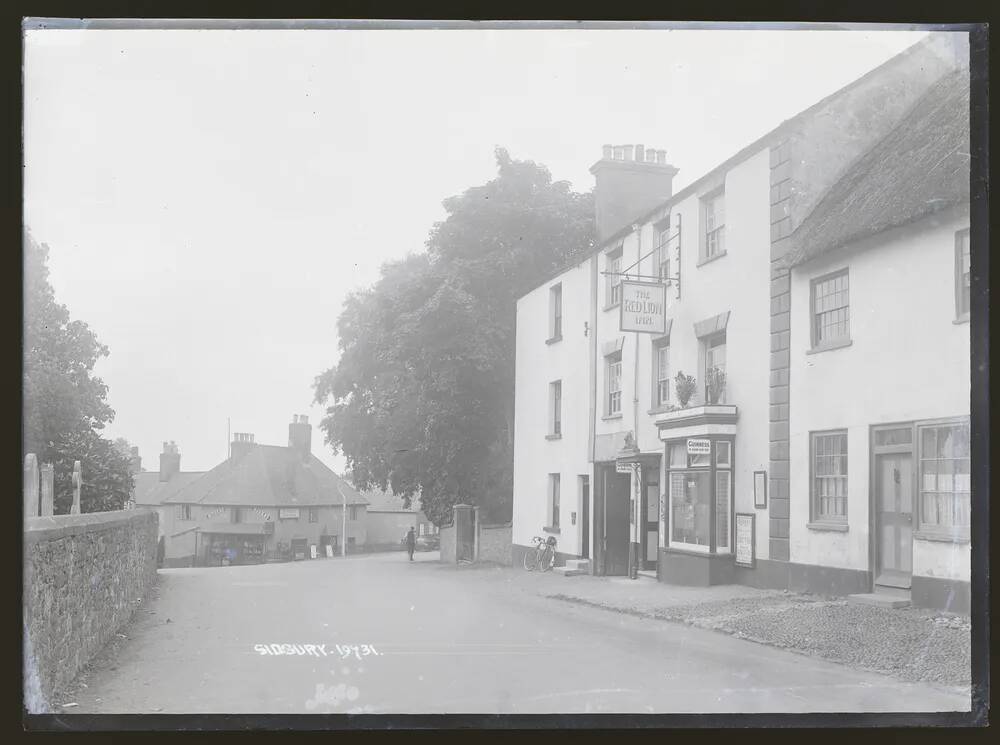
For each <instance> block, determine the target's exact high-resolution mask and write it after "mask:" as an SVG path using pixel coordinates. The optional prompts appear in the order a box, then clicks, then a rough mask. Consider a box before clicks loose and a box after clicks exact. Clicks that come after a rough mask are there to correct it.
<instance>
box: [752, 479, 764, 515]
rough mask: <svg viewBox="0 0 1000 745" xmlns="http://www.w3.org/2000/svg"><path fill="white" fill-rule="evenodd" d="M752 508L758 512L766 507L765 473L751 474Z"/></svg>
mask: <svg viewBox="0 0 1000 745" xmlns="http://www.w3.org/2000/svg"><path fill="white" fill-rule="evenodd" d="M753 506H754V507H756V508H757V509H758V510H762V509H764V508H765V507H767V471H754V472H753Z"/></svg>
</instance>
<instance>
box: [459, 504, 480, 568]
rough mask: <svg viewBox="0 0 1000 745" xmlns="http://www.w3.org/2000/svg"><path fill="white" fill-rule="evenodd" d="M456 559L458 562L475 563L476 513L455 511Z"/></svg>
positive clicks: (465, 509)
mask: <svg viewBox="0 0 1000 745" xmlns="http://www.w3.org/2000/svg"><path fill="white" fill-rule="evenodd" d="M455 538H456V543H457V545H456V558H457V560H458V561H475V560H476V556H475V552H476V513H475V512H474V511H473V510H471V509H468V508H460V509H456V510H455Z"/></svg>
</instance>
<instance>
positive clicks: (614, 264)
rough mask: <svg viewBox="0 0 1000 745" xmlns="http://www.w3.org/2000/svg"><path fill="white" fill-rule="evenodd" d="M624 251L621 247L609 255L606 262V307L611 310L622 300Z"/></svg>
mask: <svg viewBox="0 0 1000 745" xmlns="http://www.w3.org/2000/svg"><path fill="white" fill-rule="evenodd" d="M621 271H622V249H621V246H619V247H618V248H617V249H615V250H614V251H611V252H610V253H608V255H607V260H606V261H605V272H606V273H605V275H604V282H605V285H604V287H605V293H606V294H605V306H606V307H607V308H611V307H613V306H615V305H618V303H620V302H621V300H622V277H621Z"/></svg>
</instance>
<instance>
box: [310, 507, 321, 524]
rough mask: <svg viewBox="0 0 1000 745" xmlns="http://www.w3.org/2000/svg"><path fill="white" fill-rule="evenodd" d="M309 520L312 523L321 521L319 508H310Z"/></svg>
mask: <svg viewBox="0 0 1000 745" xmlns="http://www.w3.org/2000/svg"><path fill="white" fill-rule="evenodd" d="M309 522H311V523H318V522H319V510H318V509H317V508H316V507H310V508H309Z"/></svg>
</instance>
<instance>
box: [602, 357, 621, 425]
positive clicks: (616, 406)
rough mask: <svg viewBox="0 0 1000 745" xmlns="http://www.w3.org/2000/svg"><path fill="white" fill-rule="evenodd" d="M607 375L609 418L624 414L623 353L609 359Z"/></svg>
mask: <svg viewBox="0 0 1000 745" xmlns="http://www.w3.org/2000/svg"><path fill="white" fill-rule="evenodd" d="M605 367H606V375H605V377H606V378H607V387H608V395H607V399H606V401H605V408H606V409H607V416H618V415H619V414H621V413H622V355H621V352H618V353H617V354H614V355H611V356H610V357H608V358H607V364H606V366H605Z"/></svg>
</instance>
